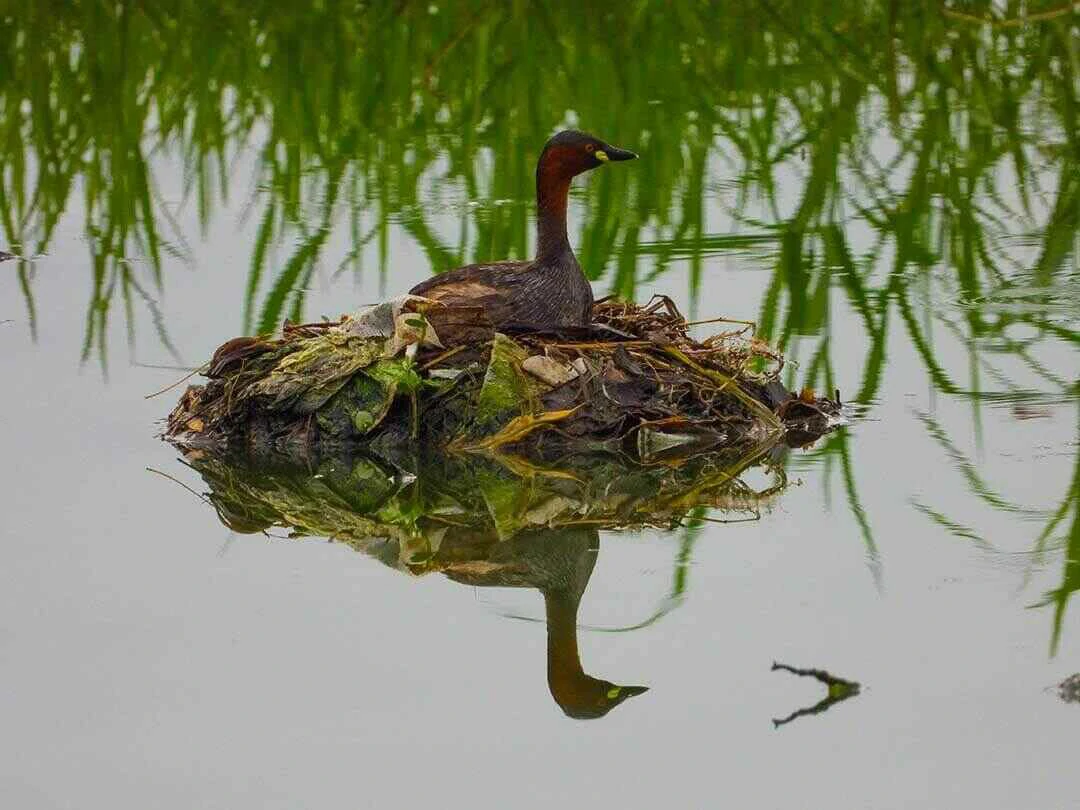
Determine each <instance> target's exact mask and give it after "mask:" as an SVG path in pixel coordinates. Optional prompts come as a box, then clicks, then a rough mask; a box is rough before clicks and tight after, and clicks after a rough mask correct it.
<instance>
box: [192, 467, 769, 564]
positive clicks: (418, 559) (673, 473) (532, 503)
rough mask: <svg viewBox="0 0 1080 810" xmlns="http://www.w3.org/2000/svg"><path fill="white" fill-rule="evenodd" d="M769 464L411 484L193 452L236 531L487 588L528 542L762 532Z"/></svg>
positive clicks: (421, 478)
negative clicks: (545, 534)
mask: <svg viewBox="0 0 1080 810" xmlns="http://www.w3.org/2000/svg"><path fill="white" fill-rule="evenodd" d="M760 456H761V453H760V452H754V453H749V454H745V455H741V456H737V455H732V454H726V455H725V454H719V453H711V454H702V455H699V456H695V457H692V458H690V459H686V460H684V461H682V462H681V463H677V464H667V465H655V466H651V467H642V466H639V465H631V464H627V463H625V462H622V461H620V460H618V458H616V457H612V456H604V455H588V456H579V457H576V458H574V459H569V460H567V463H566V464H564V465H562V466H560V467H558V468H546V469H545V468H539V467H535V466H531V465H526V464H525V463H524V462H522V461H520V460H519V459H514V458H507V457H503V458H502V459H501V460H500V461H495V460H492V459H488V458H484V457H477V456H463V457H458V456H443V457H437V458H433V459H429V460H427V461H425V462H423V463H421V464H419V465H418V466H417V467H414V468H413V469H412V470H411V471H409V472H403V471H402V469H400V468H399V467H396V466H394V465H392V464H389V463H387V462H386V461H384V460H376V459H374V458H372V457H368V456H352V457H349V456H335V457H327V458H324V459H321V460H320V461H319V462H318V463H317V464H315V466H314V467H298V466H293V465H283V464H280V463H278V464H274V465H270V466H266V465H265V464H264V465H261V466H260V465H256V464H252V463H250V462H243V463H240V462H235V461H230V460H229V459H227V458H224V457H221V456H217V455H214V454H212V453H208V452H207V451H204V450H192V451H189V452H188V454H187V460H188V463H189V464H190V465H191V466H192V468H193V469H195V470H196V471H197V472H198V473H199V474H200V475H201V476H202V477H203V479H204V481H205V482H206V483H207V484H208V485H209V488H210V490H209V493H208V495H207V498H208V500H209V501H210V503H212V504H213V506H214V508H215V509H216V510H217V513H218V516H219V517H220V519H221V521H222V522H223V523H224V524H225V525H227V526H228V527H229V528H231V529H233V530H234V531H238V532H244V533H252V532H266V531H269V530H271V529H272V528H275V527H276V528H282V529H286V530H287V531H288V533H289V536H290V537H307V536H319V537H327V538H330V539H332V540H335V541H340V542H344V543H347V544H349V545H351V546H353V547H354V548H356V549H358V550H360V551H364V552H365V553H368V554H371V555H373V556H375V557H377V558H379V559H381V560H382V561H383V562H386V563H387V564H389V565H392V566H394V567H397V568H401V569H404V570H408V571H411V572H414V573H423V572H427V571H431V570H441V571H445V572H447V573H452V574H456V575H457V576H458V577H461V578H472V577H478V578H480V579H483V578H485V577H488V576H489V575H490V576H495V575H496V574H497V573H498V574H499V575H502V574H506V575H510V574H512V572H513V567H514V561H513V560H507V559H504V558H502V557H501V556H499V555H496V556H499V559H497V560H496V559H495V558H494V557H493V556H492V550H493V549H494V547H495V546H496V545H498V544H500V543H504V542H505V541H506V540H509V539H510V538H512V537H515V536H517V535H520V534H521V533H522V532H537V531H550V532H557V531H564V530H569V529H586V530H589V531H595V530H603V529H631V530H632V529H641V528H646V527H661V528H672V527H674V526H678V525H680V524H681V523H683V522H684V521H686V520H688V519H689V520H700V519H705V520H709V519H711V518H709V517H706V516H705V512H706V511H707V510H710V509H716V510H722V511H723V512H724V513H725V516H726V517H730V519H732V520H753V519H755V518H756V517H757V516H759V514H760V509H761V508H762V507H763V506H765V505H768V504H769V503H770V502H771V501H772V499H773V498H774V497H775V496H776V495H777V494H778V493H779V492H781V491H782V490H783V488H784V486H785V485H786V479H785V477H784V474H783V471H782V470H780V469H779V468H777V467H773V466H770V465H766V466H762V467H760V469H762V470H764V471H766V472H768V473H769V477H770V478H771V479H772V480H771V482H770V483H768V484H767V485H766V486H764V487H762V488H758V489H754V488H751V487H750V486H749V485H748V484H747V483H746V482H745V481H744V480H743V479H742V478H741V474H742V473H743V472H744V470H746V469H747V467H748V466H749V465H751V464H754V463H755V462H760ZM399 461H400V460H399ZM496 568H497V569H499V571H498V572H496V571H495V569H496Z"/></svg>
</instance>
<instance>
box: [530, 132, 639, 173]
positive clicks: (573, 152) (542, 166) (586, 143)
mask: <svg viewBox="0 0 1080 810" xmlns="http://www.w3.org/2000/svg"><path fill="white" fill-rule="evenodd" d="M636 157H637V155H636V154H634V153H633V152H631V151H630V150H629V149H620V148H619V147H618V146H612V145H611V144H610V143H607V142H606V141H602V140H600V139H599V138H597V137H596V136H594V135H589V134H588V133H587V132H579V131H577V130H576V129H564V130H563V131H562V132H559V133H557V134H555V135H553V136H552V137H551V138H550V139H549V140H548V142H547V143H546V144H544V150H543V151H542V152H541V153H540V160H539V163H538V167H537V168H538V170H539V171H540V172H541V173H547V172H551V173H552V174H556V175H561V176H563V177H573V176H575V175H578V174H581V173H582V172H587V171H588V170H589V169H595V168H597V167H598V166H603V165H604V164H605V163H609V162H612V161H620V160H633V159H634V158H636Z"/></svg>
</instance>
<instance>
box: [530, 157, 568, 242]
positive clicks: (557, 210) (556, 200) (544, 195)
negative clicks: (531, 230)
mask: <svg viewBox="0 0 1080 810" xmlns="http://www.w3.org/2000/svg"><path fill="white" fill-rule="evenodd" d="M546 157H547V155H546V154H545V155H541V156H540V162H539V163H538V164H537V166H536V258H537V260H539V261H541V262H558V261H559V260H561V259H564V258H565V257H566V256H567V255H570V256H573V253H574V251H573V249H572V248H571V247H570V239H569V238H568V237H567V235H566V204H567V198H568V197H569V195H570V181H571V180H572V179H573V175H571V174H569V173H568V172H567V171H566V169H565V168H564V167H563V166H561V165H559V164H553V163H551V162H549V161H547V160H545V158H546Z"/></svg>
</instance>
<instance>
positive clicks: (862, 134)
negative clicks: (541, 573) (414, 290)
mask: <svg viewBox="0 0 1080 810" xmlns="http://www.w3.org/2000/svg"><path fill="white" fill-rule="evenodd" d="M836 6H837V4H834V3H832V2H825V0H821V1H820V2H816V1H815V0H811V2H809V3H805V2H804V3H798V4H794V3H792V4H789V3H787V2H783V1H782V0H781V1H780V2H760V3H758V2H755V3H750V4H746V5H745V8H743V10H742V11H739V12H732V11H730V10H724V11H721V10H719V9H716V10H711V9H708V8H707V7H704V6H700V7H697V6H695V7H691V6H681V5H675V6H672V5H671V4H668V3H661V2H651V0H643V2H639V3H631V4H622V5H621V6H619V7H617V8H612V10H610V11H598V12H594V13H589V14H583V13H582V11H581V8H580V7H579V5H578V4H572V3H562V2H551V3H542V4H537V5H529V4H524V3H522V4H514V5H507V6H505V7H504V6H502V5H500V4H495V5H487V6H485V5H481V4H479V3H463V4H460V5H447V4H442V3H431V4H429V3H421V4H413V3H396V4H374V5H371V6H368V5H362V4H361V5H357V4H348V3H347V4H316V5H315V6H314V7H312V8H311V9H302V8H300V7H299V6H295V5H293V6H284V5H282V6H280V7H278V5H277V4H274V3H269V4H262V5H261V6H259V7H258V8H257V10H252V8H251V7H249V4H245V3H231V2H225V3H221V4H217V6H216V7H215V8H213V9H209V8H207V7H206V6H205V4H202V3H194V2H179V3H175V4H171V5H170V6H169V8H168V10H166V9H164V8H162V9H156V7H155V6H154V4H149V5H147V4H134V3H125V2H121V3H115V2H110V3H94V2H91V3H86V4H80V5H79V6H78V7H77V8H60V7H50V8H49V9H46V8H45V7H44V4H31V7H30V8H29V9H20V10H19V13H18V14H14V13H13V12H12V11H8V12H6V13H5V14H4V15H0V20H2V22H0V26H2V36H0V110H2V112H0V128H2V136H0V150H2V158H0V193H2V197H0V227H2V231H0V234H2V236H0V249H2V250H4V251H7V252H10V253H12V254H15V256H16V258H14V259H10V260H7V261H4V262H0V346H2V351H0V380H2V386H3V390H4V392H5V395H4V397H3V406H2V413H3V418H2V419H0V447H2V448H3V451H4V453H3V455H4V458H5V460H6V464H4V465H3V468H2V470H0V487H2V491H3V493H4V498H3V510H2V518H0V542H2V546H0V553H2V558H0V559H2V561H3V564H2V565H0V616H2V618H0V705H2V712H3V716H4V724H3V730H2V731H0V797H2V798H3V803H4V806H6V807H19V808H67V807H80V808H83V807H105V806H108V807H133V808H134V807H162V808H195V807H197V808H217V807H220V808H238V807H252V808H255V807H258V808H271V807H274V808H277V807H280V808H293V807H340V806H345V805H349V806H360V807H416V806H422V805H424V804H427V803H433V802H438V803H439V804H440V805H442V806H448V807H471V808H481V807H484V808H486V807H492V808H496V807H497V808H502V807H543V806H550V805H553V804H557V803H566V804H568V805H570V806H595V807H623V808H629V807H655V806H658V805H661V804H673V805H678V806H688V807H712V806H718V805H721V804H731V805H733V806H739V807H748V808H759V807H760V808H776V807H825V806H838V807H860V808H912V807H927V808H931V807H946V806H948V807H980V808H1071V807H1080V790H1078V782H1077V777H1076V772H1075V771H1076V768H1075V764H1076V753H1075V752H1076V743H1077V739H1078V733H1080V708H1078V707H1077V706H1076V705H1075V704H1070V703H1069V702H1067V701H1065V700H1063V699H1062V698H1061V697H1060V695H1059V693H1058V689H1057V687H1056V685H1057V684H1058V683H1059V682H1061V681H1062V680H1063V679H1065V678H1066V677H1068V676H1070V675H1071V674H1073V673H1076V672H1077V671H1080V646H1078V642H1080V619H1078V618H1077V610H1076V608H1075V607H1073V606H1071V605H1070V598H1071V596H1072V594H1073V592H1074V591H1075V590H1077V589H1078V588H1080V396H1078V387H1077V376H1078V375H1077V370H1078V369H1080V362H1078V360H1080V357H1078V355H1080V351H1078V346H1080V267H1078V253H1077V249H1078V235H1077V226H1078V216H1080V172H1078V171H1077V165H1078V163H1077V160H1078V156H1080V139H1078V131H1077V121H1076V117H1077V102H1078V98H1077V76H1078V73H1080V57H1078V46H1077V42H1078V26H1080V23H1078V15H1077V12H1076V11H1075V9H1070V7H1069V6H1068V4H1062V3H1060V2H1058V3H1055V2H1046V3H1042V2H1027V3H1019V2H1011V0H1005V1H1004V2H998V3H988V2H987V3H984V2H970V3H963V4H959V3H945V4H937V3H922V2H913V3H888V2H870V3H865V4H862V5H861V7H860V8H858V9H856V8H854V7H852V8H837V7H836ZM1025 15H1026V16H1025ZM571 125H573V126H580V127H582V128H585V129H588V130H590V131H593V132H595V133H596V134H598V135H600V136H601V137H603V138H607V139H610V140H611V141H612V142H613V143H617V144H620V145H623V146H626V147H628V148H632V149H634V150H635V151H637V152H639V153H640V155H641V159H640V160H639V161H637V162H635V163H633V164H628V165H623V166H619V167H618V168H617V170H616V169H615V168H609V169H604V170H601V171H598V172H595V173H593V175H592V176H589V177H587V178H584V180H583V181H579V182H578V184H577V185H576V186H575V191H574V195H573V196H572V198H571V209H572V223H571V238H572V241H573V242H574V244H575V246H576V249H577V253H578V256H579V259H580V261H581V264H582V266H583V267H584V268H585V270H586V272H587V273H588V274H589V275H590V276H591V277H592V279H593V283H594V288H595V289H596V291H597V293H598V294H600V295H602V294H608V293H617V294H620V295H624V296H633V297H635V298H636V299H637V300H639V301H644V300H646V299H648V298H649V297H650V296H651V295H652V294H654V293H663V294H667V295H669V296H671V297H672V298H673V299H674V300H675V301H676V302H677V303H678V304H679V306H680V307H682V308H683V310H684V311H685V312H687V313H689V314H692V315H693V316H694V317H698V318H708V317H713V316H721V315H722V316H727V317H730V318H742V319H752V320H754V321H756V323H757V327H758V333H759V334H760V335H761V336H763V337H764V338H766V339H768V340H770V341H771V342H773V343H774V344H775V345H778V346H779V347H781V348H782V349H783V350H784V351H785V353H786V354H787V355H788V357H789V358H790V360H791V362H790V363H789V365H788V366H787V368H786V370H785V375H786V376H785V378H786V381H787V382H788V384H789V385H790V386H792V387H796V388H798V387H802V386H804V385H805V386H812V387H814V388H815V389H817V390H819V391H832V390H834V389H839V390H840V391H841V393H842V395H843V396H844V399H845V400H846V401H848V402H849V403H851V404H850V417H851V418H850V424H849V425H848V426H847V427H845V428H844V429H842V430H840V431H838V432H837V433H834V434H832V435H830V436H828V437H826V438H825V439H824V440H822V441H820V442H819V443H818V444H816V445H815V446H813V447H810V448H808V449H804V450H797V451H791V452H789V453H788V454H786V455H784V456H783V457H780V458H777V459H775V461H776V463H777V464H779V465H780V467H782V469H783V470H784V471H785V472H786V476H787V481H788V484H789V485H788V487H787V488H786V489H785V490H784V491H783V492H781V493H779V494H778V495H777V496H776V497H773V498H770V499H768V501H767V502H764V503H762V504H760V505H758V506H757V507H756V508H755V509H753V510H750V511H747V510H745V509H743V510H742V511H739V512H737V513H735V514H732V513H730V512H728V511H725V510H719V509H717V510H712V511H706V512H704V513H702V512H697V513H694V515H692V516H691V517H690V519H687V520H684V521H681V523H680V525H677V526H673V527H672V528H669V529H643V530H635V531H632V532H616V531H607V530H605V531H600V532H599V533H598V534H595V536H589V537H585V538H584V539H582V538H581V537H579V536H575V537H569V538H561V537H547V538H542V543H547V544H548V545H549V546H551V547H553V548H557V549H558V550H559V551H558V553H561V554H567V555H570V556H569V557H568V559H569V558H570V557H572V560H573V561H577V563H581V566H583V567H579V569H577V570H578V571H579V575H578V580H577V583H578V585H579V586H580V588H583V590H581V591H580V593H579V594H577V595H578V596H580V604H579V605H578V606H577V610H578V612H577V615H576V617H575V616H574V615H573V610H572V607H573V606H571V610H570V611H569V613H567V612H565V611H564V612H562V613H559V611H558V610H555V611H553V610H552V606H551V604H550V600H549V604H548V609H547V612H546V613H545V599H544V597H543V596H542V595H541V592H540V590H538V589H537V588H515V589H509V588H496V587H483V586H481V585H478V584H476V583H475V582H473V583H472V584H470V582H469V581H465V582H463V581H460V580H467V577H463V576H458V577H457V579H458V580H459V581H455V580H454V579H452V578H450V577H449V576H443V575H442V574H439V573H428V574H426V575H417V574H416V573H415V572H414V573H408V572H406V571H394V570H391V568H390V567H388V566H386V565H383V564H381V563H380V562H379V561H377V560H376V559H373V558H372V556H371V555H370V554H364V553H358V552H357V551H356V550H354V549H352V548H351V547H350V546H349V545H347V544H341V543H333V544H331V543H326V542H320V541H319V539H318V538H313V539H306V540H293V539H287V533H288V532H287V530H286V529H284V528H274V529H271V530H269V532H268V535H269V536H264V535H263V534H260V533H257V532H256V533H249V534H245V533H237V532H233V531H231V530H230V528H229V527H228V526H227V525H226V524H223V522H222V520H220V519H219V516H218V514H217V513H216V512H215V510H214V509H213V508H212V507H211V506H210V505H209V504H208V503H207V502H206V501H205V500H204V499H201V498H200V497H198V496H199V495H201V494H203V493H205V492H206V491H207V483H206V482H205V481H204V480H203V479H202V477H200V475H198V474H197V473H196V472H195V471H194V470H193V469H191V468H190V467H188V466H186V465H185V464H184V463H182V460H181V459H180V458H179V457H178V454H177V452H176V451H175V450H173V449H172V448H170V447H169V446H167V445H165V444H163V443H162V442H160V441H159V440H158V439H157V438H156V434H157V431H158V430H159V427H160V426H159V420H160V419H161V418H162V417H163V416H164V415H165V414H166V413H167V411H168V410H169V408H170V407H171V405H172V403H173V401H174V397H175V396H176V395H177V394H178V392H179V389H175V390H173V391H170V392H168V393H166V394H163V395H161V396H158V397H156V398H150V399H146V398H145V397H146V395H148V394H151V393H153V392H155V391H157V390H159V389H161V388H163V387H165V386H167V385H169V384H171V383H173V382H175V381H176V379H177V378H179V377H180V376H182V375H183V374H184V373H185V372H184V370H183V369H186V368H190V367H194V366H197V365H198V364H199V363H201V362H202V361H203V360H204V359H205V358H206V357H207V356H208V355H209V354H210V353H211V352H212V351H213V349H214V348H215V347H216V346H217V345H218V344H219V343H221V342H222V341H224V340H225V339H227V338H229V337H232V336H234V335H237V334H243V333H253V332H258V331H263V330H267V329H270V328H273V327H274V326H275V325H276V324H278V323H280V321H281V320H282V319H283V318H285V317H291V318H293V319H294V320H298V319H302V318H306V319H315V318H318V317H320V316H321V315H329V316H332V317H336V316H337V315H338V314H340V313H341V312H344V311H348V310H351V309H353V308H355V307H357V306H358V305H360V304H363V303H370V302H373V301H377V300H380V299H381V298H384V297H386V296H389V295H394V294H398V293H401V292H403V291H405V290H407V289H408V288H409V287H411V286H412V285H413V284H415V283H417V282H418V281H420V280H421V279H423V278H425V277H427V276H428V275H429V274H431V273H432V272H437V271H439V270H443V269H446V268H449V267H454V266H457V265H460V264H464V263H467V262H471V261H479V260H486V259H497V258H505V257H523V256H528V255H530V251H531V249H532V241H533V238H532V223H533V211H534V209H533V189H532V170H533V165H534V162H535V159H536V155H537V151H538V149H539V147H540V145H541V144H542V143H543V141H544V140H545V138H546V137H547V136H548V135H549V134H550V133H551V132H552V131H554V130H555V129H558V128H560V127H564V126H571ZM161 473H163V474H164V475H162V474H161ZM751 474H753V471H751ZM166 476H168V477H166ZM181 485H186V487H190V488H191V490H192V491H187V490H186V489H185V488H184V486H181ZM747 517H750V518H752V519H749V520H740V522H731V523H721V522H719V521H723V520H730V519H733V518H747ZM233 525H234V528H235V524H233ZM514 542H518V541H514ZM567 549H569V551H567ZM508 553H509V552H508ZM522 553H525V552H522ZM583 560H584V561H585V562H581V561H583ZM577 563H575V564H577ZM590 565H591V566H592V568H591V576H590V574H589V571H588V568H589V566H590ZM398 567H399V568H401V567H402V566H400V565H399V566H398ZM581 571H584V573H583V574H582V573H580V572H581ZM1070 607H1073V609H1072V610H1070ZM568 616H569V618H567V617H568ZM552 617H555V618H556V619H557V620H558V625H557V632H555V631H552V633H553V638H555V640H556V641H557V642H558V643H559V644H563V645H566V644H573V643H576V645H577V650H576V652H577V654H578V656H579V658H580V663H581V666H582V668H583V671H584V672H586V673H589V675H590V676H594V677H595V678H597V679H602V680H604V681H605V682H610V683H611V684H618V685H622V686H623V687H627V686H647V687H648V691H645V692H642V691H641V690H640V689H631V690H630V691H629V692H626V693H621V695H622V696H623V697H624V699H622V700H619V701H618V702H617V703H616V705H614V706H613V707H612V708H610V711H607V712H606V713H604V714H603V716H602V717H598V718H594V719H573V718H572V717H570V716H568V714H574V713H575V712H566V711H564V710H563V709H564V708H565V705H564V703H565V701H564V700H560V696H559V694H558V687H557V686H550V685H549V671H548V663H547V662H548V658H549V652H550V651H549V647H548V643H549V641H548V631H549V630H550V628H548V629H546V628H545V618H547V619H548V620H549V624H550V620H551V619H552ZM575 624H576V625H577V627H576V628H575ZM616 631H617V632H616ZM560 649H565V647H562V648H560ZM774 662H780V663H782V664H784V665H787V666H790V667H794V668H819V669H825V670H828V671H829V672H830V673H832V674H833V675H834V676H837V677H840V678H843V679H846V680H848V681H853V682H857V683H858V684H859V689H858V694H855V695H854V696H849V697H847V699H845V700H840V701H838V702H835V703H832V705H829V706H827V707H825V708H826V709H827V710H826V711H822V712H818V713H805V714H796V713H798V712H799V711H800V710H801V709H809V708H812V707H815V706H816V705H817V704H818V703H819V701H821V700H822V699H823V698H825V697H826V695H827V694H828V692H827V689H826V687H825V686H823V685H822V684H820V683H818V682H817V681H815V680H814V679H813V678H809V677H800V676H798V675H796V674H793V673H791V672H788V671H785V670H783V669H777V670H774V669H772V666H773V664H774ZM627 695H628V696H627ZM563 697H565V695H563ZM560 706H562V708H560ZM577 714H581V712H577ZM793 714H795V715H796V716H795V717H794V719H791V720H790V722H786V723H783V722H778V721H783V720H785V719H787V718H791V716H792V715H793Z"/></svg>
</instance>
